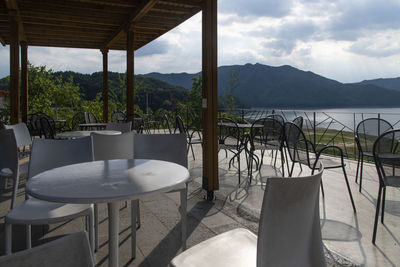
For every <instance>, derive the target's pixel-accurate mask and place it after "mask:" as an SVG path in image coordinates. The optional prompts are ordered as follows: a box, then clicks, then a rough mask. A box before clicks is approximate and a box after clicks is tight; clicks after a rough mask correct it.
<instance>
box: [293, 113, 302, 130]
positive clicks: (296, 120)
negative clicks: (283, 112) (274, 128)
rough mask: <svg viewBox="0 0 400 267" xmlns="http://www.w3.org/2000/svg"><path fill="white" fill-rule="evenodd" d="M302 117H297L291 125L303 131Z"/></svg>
mask: <svg viewBox="0 0 400 267" xmlns="http://www.w3.org/2000/svg"><path fill="white" fill-rule="evenodd" d="M303 121H304V120H303V117H302V116H298V117H296V118H294V119H293V121H292V122H293V123H294V124H296V125H297V126H298V127H299V128H300V129H303Z"/></svg>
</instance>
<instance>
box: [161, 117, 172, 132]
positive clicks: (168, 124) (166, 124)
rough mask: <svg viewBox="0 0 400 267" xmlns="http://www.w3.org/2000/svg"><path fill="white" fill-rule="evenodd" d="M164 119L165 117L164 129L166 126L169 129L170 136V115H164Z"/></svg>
mask: <svg viewBox="0 0 400 267" xmlns="http://www.w3.org/2000/svg"><path fill="white" fill-rule="evenodd" d="M163 117H164V119H163V123H162V126H163V128H164V127H165V126H166V127H167V129H168V133H169V134H172V129H171V122H170V120H169V117H168V114H167V113H164V116H163ZM164 129H165V128H164Z"/></svg>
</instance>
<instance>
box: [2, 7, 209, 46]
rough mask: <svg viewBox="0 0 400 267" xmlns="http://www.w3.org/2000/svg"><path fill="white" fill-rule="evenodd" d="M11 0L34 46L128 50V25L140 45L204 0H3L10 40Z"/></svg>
mask: <svg viewBox="0 0 400 267" xmlns="http://www.w3.org/2000/svg"><path fill="white" fill-rule="evenodd" d="M7 1H13V3H14V4H16V5H18V6H17V7H18V8H19V13H20V19H21V22H22V26H23V28H24V30H25V33H26V38H27V41H28V45H30V46H55V47H76V48H95V49H102V48H105V47H106V48H109V49H111V50H112V49H116V50H124V49H126V33H125V31H126V30H127V29H132V30H133V31H134V32H135V44H134V48H135V49H138V48H140V47H142V46H144V45H146V44H147V43H149V42H151V41H152V40H154V39H156V38H158V37H159V36H161V35H162V34H164V33H166V32H167V31H169V30H171V29H172V28H174V27H176V26H177V25H179V24H180V23H182V22H183V21H185V20H186V19H187V18H190V17H191V16H193V15H195V14H196V13H197V12H198V11H200V10H201V8H202V5H203V4H202V3H203V1H204V0H99V1H98V0H58V1H54V0H5V1H4V2H3V1H0V38H1V39H2V40H3V42H4V43H6V44H9V41H10V34H9V24H10V23H9V11H8V9H7V7H6V6H5V2H7ZM10 3H11V2H10Z"/></svg>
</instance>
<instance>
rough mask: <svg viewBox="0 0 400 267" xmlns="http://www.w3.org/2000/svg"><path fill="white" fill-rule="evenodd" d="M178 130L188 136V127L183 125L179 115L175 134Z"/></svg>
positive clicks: (176, 120)
mask: <svg viewBox="0 0 400 267" xmlns="http://www.w3.org/2000/svg"><path fill="white" fill-rule="evenodd" d="M176 130H178V132H179V133H184V134H187V131H186V127H185V125H184V124H183V120H182V117H181V116H179V115H177V116H176V117H175V132H176Z"/></svg>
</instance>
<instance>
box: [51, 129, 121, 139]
mask: <svg viewBox="0 0 400 267" xmlns="http://www.w3.org/2000/svg"><path fill="white" fill-rule="evenodd" d="M91 133H100V134H108V135H116V134H121V132H120V131H112V130H93V131H69V132H63V133H59V134H57V135H56V138H61V139H70V138H81V137H86V136H90V134H91Z"/></svg>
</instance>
